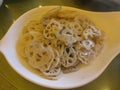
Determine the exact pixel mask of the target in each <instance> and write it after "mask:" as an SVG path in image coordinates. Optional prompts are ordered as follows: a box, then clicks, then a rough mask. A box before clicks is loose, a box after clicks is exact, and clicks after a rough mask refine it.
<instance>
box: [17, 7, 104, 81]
mask: <svg viewBox="0 0 120 90" xmlns="http://www.w3.org/2000/svg"><path fill="white" fill-rule="evenodd" d="M103 41H104V34H103V32H102V31H101V30H99V29H98V28H97V27H96V26H95V25H94V24H93V22H91V21H90V20H89V19H88V18H87V17H85V16H83V15H80V13H78V12H77V11H72V10H64V9H62V7H56V8H54V9H52V10H50V11H49V12H47V13H46V14H45V15H44V16H43V17H42V19H41V20H33V21H30V22H29V23H28V24H27V25H26V26H25V27H24V29H23V31H22V34H21V37H20V39H19V44H18V46H19V48H18V52H20V55H21V56H22V57H23V58H24V59H25V60H26V61H27V62H28V63H29V64H30V65H31V66H32V67H33V68H35V69H37V70H39V71H40V72H41V73H43V75H44V76H45V77H47V78H48V79H58V76H60V75H61V72H62V73H69V72H74V71H78V70H79V69H80V66H81V64H88V63H89V62H90V60H92V59H93V58H94V57H96V55H98V54H99V52H100V51H101V49H102V47H103Z"/></svg>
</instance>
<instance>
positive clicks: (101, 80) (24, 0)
mask: <svg viewBox="0 0 120 90" xmlns="http://www.w3.org/2000/svg"><path fill="white" fill-rule="evenodd" d="M96 1H97V0H96ZM96 1H95V0H92V1H91V2H90V1H89V2H87V0H4V3H3V5H2V6H1V7H0V38H2V37H3V36H4V34H5V33H6V32H7V30H8V28H9V27H10V25H11V24H12V23H13V22H14V20H16V19H17V18H18V17H19V16H20V15H21V14H23V13H24V12H26V11H28V10H30V9H32V8H34V7H38V6H40V5H42V6H45V5H67V6H73V7H77V8H81V9H87V10H97V11H107V10H108V11H110V10H120V7H119V6H120V3H114V4H111V3H110V2H108V3H107V4H106V1H104V2H103V3H101V2H96ZM99 1H100V0H99ZM116 1H117V0H116ZM109 3H110V4H109ZM112 3H113V2H112ZM97 5H98V7H95V6H97ZM100 5H102V6H100ZM107 7H108V8H107ZM119 84H120V55H118V56H117V57H116V58H115V59H114V60H113V61H112V62H111V64H110V65H109V66H108V68H107V69H106V70H105V71H104V72H103V74H102V75H101V76H100V77H98V78H97V79H96V80H94V81H92V82H91V83H89V84H87V85H85V86H83V87H79V88H76V89H72V90H120V85H119ZM0 90H52V89H48V88H45V87H42V86H38V85H36V84H33V83H31V82H30V81H27V80H25V79H24V78H23V77H21V76H20V75H18V74H17V73H16V72H15V71H14V70H13V69H12V68H11V67H10V65H9V64H8V63H7V61H6V59H5V58H4V56H3V55H2V54H1V53H0Z"/></svg>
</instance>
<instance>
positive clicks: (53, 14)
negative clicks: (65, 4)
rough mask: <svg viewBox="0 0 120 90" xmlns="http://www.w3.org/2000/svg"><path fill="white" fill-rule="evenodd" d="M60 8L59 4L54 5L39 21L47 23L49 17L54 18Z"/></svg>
mask: <svg viewBox="0 0 120 90" xmlns="http://www.w3.org/2000/svg"><path fill="white" fill-rule="evenodd" d="M60 10H61V6H58V7H55V8H53V9H52V10H50V11H48V12H47V13H46V14H45V15H44V16H43V17H42V19H41V23H42V24H43V25H45V26H46V25H47V24H48V23H49V21H50V20H51V18H54V17H56V16H57V14H58V12H59V11H60Z"/></svg>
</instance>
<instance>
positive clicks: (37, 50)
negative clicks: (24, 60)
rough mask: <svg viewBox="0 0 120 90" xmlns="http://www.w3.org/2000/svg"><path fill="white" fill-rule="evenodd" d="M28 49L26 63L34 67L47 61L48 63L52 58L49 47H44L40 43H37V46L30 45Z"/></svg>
mask: <svg viewBox="0 0 120 90" xmlns="http://www.w3.org/2000/svg"><path fill="white" fill-rule="evenodd" d="M28 51H29V55H28V63H29V64H30V65H31V66H33V67H34V68H39V67H41V66H43V65H45V64H47V63H50V62H51V60H52V59H53V58H54V56H53V55H54V53H53V52H52V50H51V48H50V47H47V48H44V47H43V46H42V45H41V44H39V46H37V45H35V46H33V47H32V46H31V47H30V48H29V50H28Z"/></svg>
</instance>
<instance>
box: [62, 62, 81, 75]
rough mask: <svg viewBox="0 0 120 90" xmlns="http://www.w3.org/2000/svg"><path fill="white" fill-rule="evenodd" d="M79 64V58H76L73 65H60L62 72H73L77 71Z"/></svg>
mask: <svg viewBox="0 0 120 90" xmlns="http://www.w3.org/2000/svg"><path fill="white" fill-rule="evenodd" d="M80 66H81V62H80V61H79V60H77V61H76V62H75V63H74V65H73V66H70V67H61V69H62V71H63V73H70V72H75V71H78V70H79V69H80Z"/></svg>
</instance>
